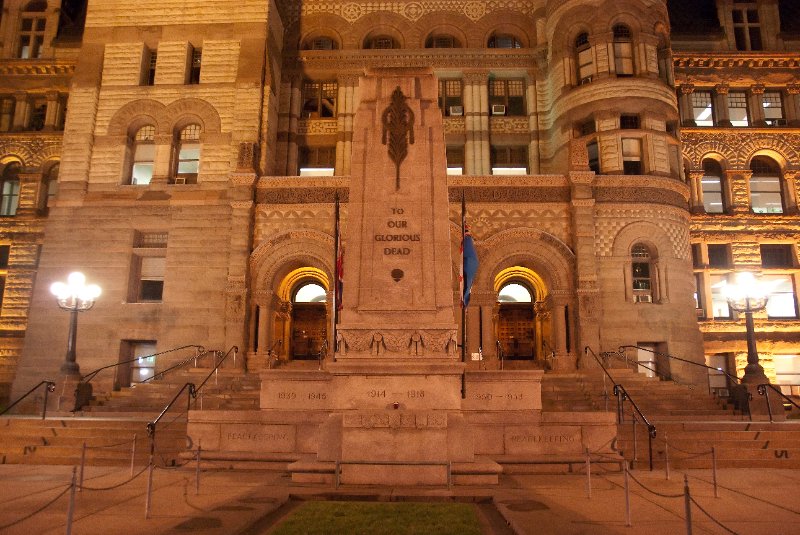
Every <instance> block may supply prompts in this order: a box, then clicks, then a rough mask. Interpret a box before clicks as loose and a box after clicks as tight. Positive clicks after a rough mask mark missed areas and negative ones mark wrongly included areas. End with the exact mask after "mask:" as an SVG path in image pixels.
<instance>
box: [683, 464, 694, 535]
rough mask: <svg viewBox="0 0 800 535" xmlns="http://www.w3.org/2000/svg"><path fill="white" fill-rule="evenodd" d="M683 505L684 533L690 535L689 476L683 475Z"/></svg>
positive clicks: (690, 503)
mask: <svg viewBox="0 0 800 535" xmlns="http://www.w3.org/2000/svg"><path fill="white" fill-rule="evenodd" d="M683 505H684V508H685V510H686V535H692V496H691V495H690V494H689V476H687V475H686V474H684V475H683Z"/></svg>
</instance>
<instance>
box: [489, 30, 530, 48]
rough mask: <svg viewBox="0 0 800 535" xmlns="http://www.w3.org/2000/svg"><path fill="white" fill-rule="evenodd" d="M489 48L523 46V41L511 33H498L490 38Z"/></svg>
mask: <svg viewBox="0 0 800 535" xmlns="http://www.w3.org/2000/svg"><path fill="white" fill-rule="evenodd" d="M489 48H522V43H521V42H520V41H519V39H517V38H516V37H515V36H513V35H511V34H505V33H496V34H493V35H492V36H491V37H490V38H489Z"/></svg>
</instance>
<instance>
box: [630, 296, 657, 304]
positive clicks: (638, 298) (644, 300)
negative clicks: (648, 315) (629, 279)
mask: <svg viewBox="0 0 800 535" xmlns="http://www.w3.org/2000/svg"><path fill="white" fill-rule="evenodd" d="M633 301H634V302H635V303H652V302H653V296H652V295H649V294H640V295H634V296H633Z"/></svg>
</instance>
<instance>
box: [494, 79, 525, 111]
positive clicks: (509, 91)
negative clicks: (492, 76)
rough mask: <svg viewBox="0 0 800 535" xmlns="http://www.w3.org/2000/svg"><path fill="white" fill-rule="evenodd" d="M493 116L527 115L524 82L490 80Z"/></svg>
mask: <svg viewBox="0 0 800 535" xmlns="http://www.w3.org/2000/svg"><path fill="white" fill-rule="evenodd" d="M489 108H490V110H489V111H490V112H491V113H492V115H525V81H524V80H489Z"/></svg>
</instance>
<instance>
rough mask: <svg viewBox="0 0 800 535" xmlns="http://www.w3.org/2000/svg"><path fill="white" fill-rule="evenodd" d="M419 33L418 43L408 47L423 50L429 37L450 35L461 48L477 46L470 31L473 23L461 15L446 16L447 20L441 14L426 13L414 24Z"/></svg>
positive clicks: (410, 44)
mask: <svg viewBox="0 0 800 535" xmlns="http://www.w3.org/2000/svg"><path fill="white" fill-rule="evenodd" d="M415 26H416V27H417V28H418V31H419V41H418V42H417V43H409V46H415V47H417V48H425V42H426V41H427V40H428V37H430V36H431V35H439V34H450V35H452V36H453V37H455V38H456V39H458V41H459V43H460V44H461V48H476V47H478V46H479V44H478V43H477V42H473V36H472V35H471V34H472V32H470V29H471V28H472V27H473V26H474V23H473V22H472V21H471V20H469V19H468V18H467V17H465V16H464V15H463V14H461V13H452V14H448V16H447V18H446V19H445V18H443V17H442V14H441V12H435V13H428V14H426V15H424V16H422V17H420V19H419V20H418V21H417V22H416V23H415Z"/></svg>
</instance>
